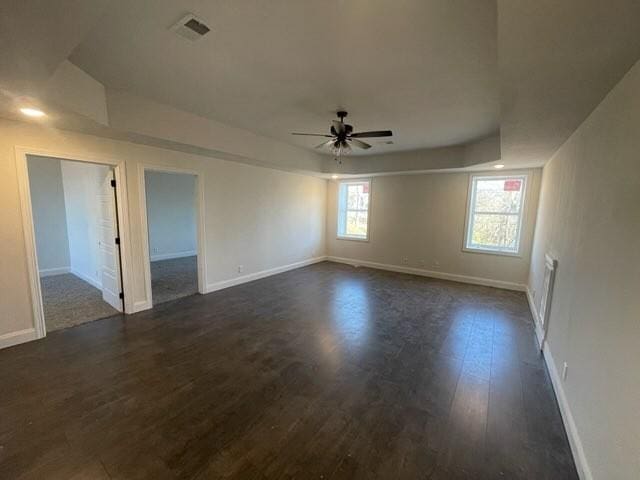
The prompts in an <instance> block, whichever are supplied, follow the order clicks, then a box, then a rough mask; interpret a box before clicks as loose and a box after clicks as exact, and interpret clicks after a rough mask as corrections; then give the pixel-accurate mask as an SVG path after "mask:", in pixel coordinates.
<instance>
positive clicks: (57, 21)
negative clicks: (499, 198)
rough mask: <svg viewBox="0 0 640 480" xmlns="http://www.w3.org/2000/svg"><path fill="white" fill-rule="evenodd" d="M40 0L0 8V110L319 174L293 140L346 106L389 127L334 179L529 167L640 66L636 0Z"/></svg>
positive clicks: (353, 118) (374, 124)
mask: <svg viewBox="0 0 640 480" xmlns="http://www.w3.org/2000/svg"><path fill="white" fill-rule="evenodd" d="M52 5H53V4H52V2H50V1H49V0H5V1H2V2H0V116H2V117H5V118H10V119H19V120H25V118H24V117H21V116H20V113H18V111H17V107H18V106H20V105H23V104H25V102H26V103H28V104H33V105H35V106H39V105H40V106H42V107H43V108H44V109H45V110H46V111H47V112H48V118H47V120H46V122H45V123H46V125H47V126H49V127H55V128H61V129H69V130H78V131H83V132H90V133H93V134H95V135H101V136H110V137H113V138H125V139H129V140H130V141H135V142H143V143H144V142H146V143H149V144H152V145H160V146H162V147H163V148H172V149H177V150H182V151H187V152H191V151H197V152H200V153H203V152H204V153H203V154H208V155H210V156H214V157H216V158H219V157H220V156H221V155H223V156H224V155H226V156H225V157H224V158H227V157H228V158H231V159H235V160H238V161H245V162H249V163H251V162H254V163H255V162H257V163H256V164H260V165H267V166H273V167H274V168H286V169H293V170H296V171H306V172H315V173H320V174H325V173H329V172H333V171H334V169H335V168H336V165H335V162H333V160H332V158H331V157H329V156H326V157H321V156H318V155H316V154H315V152H316V151H315V150H314V149H313V146H314V145H316V144H318V143H319V142H318V140H317V139H315V138H305V137H293V136H291V135H290V132H292V131H302V132H320V133H322V132H325V131H327V130H328V128H329V125H330V121H331V120H332V119H333V118H334V114H335V111H336V110H338V109H342V108H345V109H347V110H348V111H349V117H348V122H349V123H351V124H353V125H354V126H355V129H356V130H379V129H392V130H393V132H394V136H393V141H394V144H393V145H384V144H381V143H379V142H377V141H374V142H372V143H373V145H374V148H372V149H371V150H368V151H367V152H366V155H360V156H357V157H355V158H351V159H349V160H348V161H346V162H344V164H342V165H341V166H340V167H339V168H340V169H341V172H342V173H345V174H361V175H365V174H381V173H385V172H386V173H389V174H391V173H394V172H395V173H398V172H405V173H408V172H422V171H435V170H439V169H443V168H447V169H453V170H465V169H466V170H468V169H470V168H490V167H491V165H492V164H495V163H498V162H499V163H504V164H505V165H506V166H507V167H508V168H529V167H539V166H542V165H544V163H545V162H546V161H547V160H548V159H549V158H551V156H552V155H553V153H554V152H555V151H557V149H558V148H559V147H560V146H561V145H562V143H564V141H566V139H567V138H568V137H569V136H570V135H571V133H572V132H574V131H575V130H576V128H577V127H578V126H579V125H580V123H582V121H584V119H585V118H586V117H587V116H588V115H589V113H590V112H591V111H592V110H593V109H594V108H596V107H597V105H598V103H599V102H600V101H602V99H603V98H604V97H605V95H606V94H607V93H608V92H609V91H610V90H611V88H613V87H614V85H615V84H616V83H617V82H618V81H619V80H620V79H621V78H622V76H623V75H624V74H625V73H626V72H627V71H628V70H629V69H630V68H631V67H632V66H633V64H634V63H635V62H637V61H638V59H640V29H639V28H637V25H638V19H639V18H640V2H639V1H638V0H607V2H603V1H602V0H562V1H561V2H558V1H557V0H536V1H535V2H532V1H531V0H397V1H394V2H390V1H388V0H322V1H321V0H295V1H294V0H270V1H269V2H268V3H267V2H264V1H260V0H197V1H196V0H136V1H135V2H131V1H127V0H82V1H78V0H57V1H56V2H55V6H52ZM187 12H193V13H195V14H197V15H199V16H200V17H202V18H204V19H205V21H206V22H207V23H208V25H209V26H210V27H211V29H212V30H211V32H210V33H209V34H208V35H207V36H206V37H204V38H203V39H202V40H201V41H199V42H196V43H191V42H188V41H186V40H185V39H183V38H180V37H178V36H176V35H175V34H174V33H173V32H172V31H171V29H170V27H171V26H172V25H173V24H174V23H175V22H176V21H177V20H179V19H180V18H182V17H183V16H184V15H185V14H186V13H187ZM67 60H71V62H73V64H72V63H70V62H69V61H67ZM74 64H75V65H74ZM63 66H66V67H67V68H66V70H65V71H66V72H67V74H69V75H71V78H75V80H76V82H75V83H74V82H68V85H67V84H66V83H67V82H66V79H67V78H69V77H66V76H64V75H63V76H60V72H61V67H63ZM76 66H77V67H80V68H76ZM85 72H86V73H85ZM88 74H89V75H91V76H89V75H88ZM83 76H84V77H83ZM92 77H93V78H92ZM56 78H57V79H58V81H57V82H55V81H53V80H55V79H56ZM60 79H62V80H61V81H60ZM52 81H53V82H52ZM52 83H53V84H54V86H55V87H58V88H57V89H56V88H54V89H53V91H54V92H56V93H57V95H54V96H52V95H51V93H50V92H51V91H52V89H51V88H50V87H51V84H52ZM104 86H106V87H107V88H106V90H105V88H104ZM60 87H63V88H60ZM61 93H62V94H64V95H62V96H60V94H61ZM74 105H75V106H78V105H81V106H82V107H83V108H82V109H80V110H79V109H77V108H73V107H74ZM87 105H89V106H91V105H97V106H100V108H101V109H102V110H103V113H106V112H107V110H108V121H107V122H100V121H98V123H97V124H96V122H95V121H93V122H92V117H91V116H89V117H87V115H86V114H85V113H84V110H85V108H84V107H86V106H87ZM93 120H95V118H93ZM233 127H239V128H233ZM272 139H275V140H272ZM374 140H375V139H374ZM378 140H386V139H378ZM283 142H286V143H283ZM292 145H293V146H292ZM295 146H301V147H306V150H302V149H300V148H295ZM194 149H195V150H194ZM400 152H401V153H400ZM606 161H607V159H606V158H605V159H603V162H606ZM283 165H286V167H283ZM318 165H321V166H320V167H318ZM349 169H351V170H349Z"/></svg>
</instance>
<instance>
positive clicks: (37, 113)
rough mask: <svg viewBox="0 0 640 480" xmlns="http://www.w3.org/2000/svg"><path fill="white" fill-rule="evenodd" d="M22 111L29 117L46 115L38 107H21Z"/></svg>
mask: <svg viewBox="0 0 640 480" xmlns="http://www.w3.org/2000/svg"><path fill="white" fill-rule="evenodd" d="M20 111H21V112H22V113H23V114H24V115H26V116H27V117H44V116H45V113H44V112H43V111H42V110H38V109H37V108H26V107H25V108H21V109H20Z"/></svg>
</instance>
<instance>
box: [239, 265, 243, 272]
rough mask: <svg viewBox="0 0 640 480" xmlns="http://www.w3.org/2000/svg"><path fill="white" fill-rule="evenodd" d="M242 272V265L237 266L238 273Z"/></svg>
mask: <svg viewBox="0 0 640 480" xmlns="http://www.w3.org/2000/svg"><path fill="white" fill-rule="evenodd" d="M243 271H244V265H238V273H242V272H243Z"/></svg>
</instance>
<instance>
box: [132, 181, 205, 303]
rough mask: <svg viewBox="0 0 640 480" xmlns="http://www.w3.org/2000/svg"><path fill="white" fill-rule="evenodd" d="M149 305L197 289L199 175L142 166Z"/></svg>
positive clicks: (172, 298) (190, 292)
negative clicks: (143, 167) (149, 292)
mask: <svg viewBox="0 0 640 480" xmlns="http://www.w3.org/2000/svg"><path fill="white" fill-rule="evenodd" d="M144 193H145V203H146V217H147V218H146V219H147V232H148V251H149V274H150V280H151V282H150V283H151V285H150V286H151V296H152V304H153V305H158V304H160V303H164V302H169V301H172V300H176V299H178V298H182V297H186V296H189V295H194V294H196V293H198V292H199V285H198V279H199V275H198V264H199V262H198V177H197V176H196V175H194V174H190V173H181V172H169V171H158V170H152V169H144Z"/></svg>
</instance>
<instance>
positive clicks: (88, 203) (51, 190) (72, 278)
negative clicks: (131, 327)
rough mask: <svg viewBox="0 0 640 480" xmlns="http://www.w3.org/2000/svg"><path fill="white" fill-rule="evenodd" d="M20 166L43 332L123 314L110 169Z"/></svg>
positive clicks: (57, 162) (70, 164) (49, 161)
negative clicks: (26, 182) (26, 186)
mask: <svg viewBox="0 0 640 480" xmlns="http://www.w3.org/2000/svg"><path fill="white" fill-rule="evenodd" d="M26 158H27V172H28V180H29V192H30V203H31V214H32V219H33V229H34V237H35V247H36V248H35V250H36V259H37V270H38V271H37V274H38V277H39V282H40V292H41V298H42V309H43V313H44V325H45V328H46V331H53V330H60V329H63V328H68V327H71V326H75V325H79V324H81V323H85V322H90V321H93V320H97V319H100V318H106V317H110V316H113V315H117V314H119V313H121V312H123V311H124V304H123V298H124V297H123V295H122V275H121V272H122V264H121V254H120V248H119V243H120V234H119V226H118V214H117V197H116V189H115V177H114V168H113V167H112V166H109V165H100V164H94V163H88V162H80V161H73V160H67V159H64V160H63V159H59V158H53V157H46V156H38V155H27V156H26Z"/></svg>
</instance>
